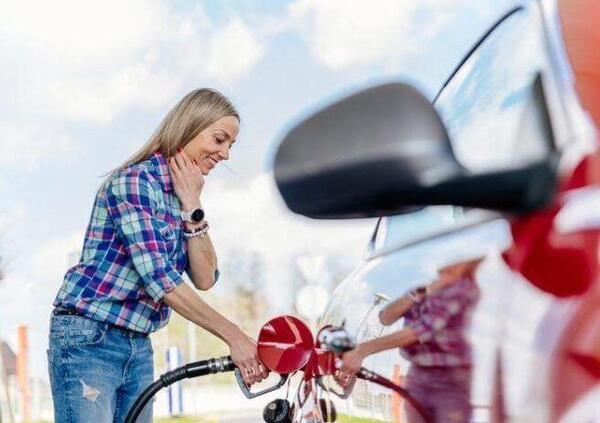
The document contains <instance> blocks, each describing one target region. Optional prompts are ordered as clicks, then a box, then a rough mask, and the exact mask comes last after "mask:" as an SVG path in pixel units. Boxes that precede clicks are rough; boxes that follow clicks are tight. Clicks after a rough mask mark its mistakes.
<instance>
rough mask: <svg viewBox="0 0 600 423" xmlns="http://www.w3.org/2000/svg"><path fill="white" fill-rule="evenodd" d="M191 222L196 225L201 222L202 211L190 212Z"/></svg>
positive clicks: (202, 217)
mask: <svg viewBox="0 0 600 423" xmlns="http://www.w3.org/2000/svg"><path fill="white" fill-rule="evenodd" d="M191 217H192V220H193V221H194V223H198V222H201V221H202V219H204V210H202V209H196V210H194V211H193V212H192V216H191Z"/></svg>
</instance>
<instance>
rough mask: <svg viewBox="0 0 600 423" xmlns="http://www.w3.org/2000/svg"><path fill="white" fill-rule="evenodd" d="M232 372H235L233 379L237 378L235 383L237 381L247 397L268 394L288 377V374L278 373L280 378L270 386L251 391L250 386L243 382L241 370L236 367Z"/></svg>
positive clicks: (280, 385)
mask: <svg viewBox="0 0 600 423" xmlns="http://www.w3.org/2000/svg"><path fill="white" fill-rule="evenodd" d="M233 373H234V374H235V379H236V380H237V383H238V385H239V387H240V389H241V390H242V393H243V394H244V396H245V397H246V398H248V399H252V398H256V397H260V396H261V395H264V394H268V393H269V392H273V391H275V390H277V389H279V388H281V387H282V386H283V385H284V384H285V382H286V381H287V379H288V375H279V378H280V379H279V382H278V383H277V384H276V385H274V386H271V387H269V388H266V389H263V390H262V391H258V392H252V391H250V388H248V386H247V385H246V382H244V378H243V377H242V372H240V369H238V368H237V367H236V369H235V370H234V372H233Z"/></svg>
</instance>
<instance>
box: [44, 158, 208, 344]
mask: <svg viewBox="0 0 600 423" xmlns="http://www.w3.org/2000/svg"><path fill="white" fill-rule="evenodd" d="M182 225H183V223H182V220H181V207H180V203H179V200H178V198H177V196H176V195H175V192H174V190H173V185H172V182H171V175H170V173H169V168H168V165H167V162H166V160H165V158H164V157H163V156H162V154H160V153H159V152H156V153H154V154H153V155H152V156H151V157H150V159H148V160H145V161H143V162H140V163H136V164H134V165H131V166H129V167H127V168H126V169H124V170H122V171H119V172H117V173H116V174H114V175H112V176H110V177H109V179H108V180H107V182H106V183H105V184H103V186H102V187H101V188H100V189H99V190H98V193H97V195H96V199H95V201H94V206H93V210H92V214H91V218H90V223H89V226H88V228H87V231H86V235H85V241H84V244H83V251H82V254H81V258H80V260H79V263H77V264H76V265H75V266H73V267H72V268H70V269H69V270H68V271H67V273H66V275H65V277H64V281H63V284H62V286H61V288H60V290H59V292H58V295H57V296H56V299H55V300H54V305H55V306H60V307H64V308H70V309H75V310H77V311H78V312H79V313H81V314H82V315H84V316H87V317H89V318H91V319H94V320H98V321H101V322H106V323H110V324H112V325H115V326H120V327H124V328H126V329H130V330H134V331H137V332H143V333H150V332H153V331H156V330H158V329H160V328H161V327H163V326H164V325H166V324H167V322H168V320H169V315H170V312H171V310H170V308H169V307H168V306H167V305H166V304H165V303H164V302H163V301H161V299H162V298H163V297H164V295H165V294H166V293H168V292H170V291H172V290H173V289H175V288H176V287H177V286H178V285H180V284H181V283H182V282H183V278H182V274H183V272H184V271H186V272H187V273H188V275H190V273H189V268H188V260H187V243H186V241H185V238H184V237H183V234H182ZM217 276H218V273H217Z"/></svg>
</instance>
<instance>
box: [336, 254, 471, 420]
mask: <svg viewBox="0 0 600 423" xmlns="http://www.w3.org/2000/svg"><path fill="white" fill-rule="evenodd" d="M480 261H481V260H480V259H478V260H472V261H465V262H461V263H456V264H452V265H450V266H446V267H444V268H442V269H440V270H439V277H438V278H437V279H436V280H435V281H434V282H432V283H431V284H430V285H428V286H427V287H426V288H420V289H416V290H413V291H411V292H409V293H408V294H407V295H406V296H403V297H400V298H398V299H397V300H395V301H393V302H392V303H390V304H388V305H387V306H386V307H385V308H384V309H383V310H382V311H381V313H380V316H379V318H380V320H381V323H382V324H384V325H386V326H387V325H391V324H392V323H394V322H395V321H396V320H398V319H399V318H401V317H404V319H405V320H404V328H403V329H401V330H399V331H397V332H394V333H392V334H390V335H387V336H383V337H381V338H378V339H374V340H371V341H367V342H364V343H360V344H358V346H357V347H356V349H354V350H353V351H350V352H348V353H346V354H344V356H343V359H342V361H343V364H342V366H341V368H340V371H339V373H338V375H337V378H338V380H339V381H340V383H341V384H342V385H345V384H347V383H348V381H349V380H350V378H351V377H352V375H353V374H355V373H356V372H357V371H358V370H359V369H360V368H361V366H362V361H363V360H364V358H365V357H367V356H369V355H371V354H374V353H377V352H380V351H384V350H388V349H392V348H398V347H400V351H401V353H402V355H403V356H404V357H405V358H406V359H407V360H408V361H410V363H411V366H410V369H409V372H408V375H407V378H406V386H405V387H406V388H407V390H408V391H409V393H410V394H411V396H412V397H413V398H414V399H416V400H417V401H418V402H419V403H420V404H422V405H423V407H424V408H425V409H426V410H427V411H428V412H429V413H430V415H431V416H433V417H434V420H435V421H440V422H442V421H443V422H468V421H469V419H470V416H471V404H470V387H471V349H470V346H469V343H468V341H467V340H466V338H465V331H466V329H467V327H468V325H469V322H470V316H471V313H472V311H473V308H474V306H475V304H476V302H477V299H478V298H479V290H478V288H477V285H476V283H475V281H474V277H473V274H474V271H475V269H476V268H477V265H478V264H479V263H480ZM407 415H408V417H409V419H411V421H421V419H420V418H419V417H418V416H416V415H413V412H412V410H407Z"/></svg>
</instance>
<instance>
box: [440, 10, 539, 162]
mask: <svg viewBox="0 0 600 423" xmlns="http://www.w3.org/2000/svg"><path fill="white" fill-rule="evenodd" d="M542 31H543V26H542V23H541V20H540V16H539V15H538V11H537V9H535V8H531V9H528V10H526V11H521V12H518V13H516V14H514V15H513V16H511V17H510V18H508V20H506V21H505V22H504V23H503V24H502V25H501V26H499V27H498V28H497V29H496V30H495V31H494V32H493V33H492V34H491V35H490V36H489V38H488V39H487V40H486V41H485V42H484V43H483V44H482V45H481V46H480V47H479V48H478V49H477V51H476V52H475V53H474V54H473V55H472V56H471V57H470V58H469V59H468V60H467V61H466V62H465V64H464V65H463V66H462V67H461V69H460V70H459V72H458V73H457V74H456V75H455V76H454V78H453V79H452V81H451V82H450V83H449V85H448V86H447V87H446V88H445V89H444V91H443V92H442V93H441V95H440V96H439V98H438V101H437V102H436V106H437V109H438V111H439V112H440V114H441V116H442V120H443V121H444V124H445V125H446V128H447V129H448V133H449V135H450V139H451V140H452V147H453V150H454V153H455V154H456V157H457V159H458V160H459V161H460V162H461V164H463V165H464V166H465V167H466V168H468V169H469V170H472V171H488V170H496V169H506V168H510V167H514V166H519V165H523V164H525V163H530V162H532V161H536V160H539V159H543V158H544V157H546V155H547V153H548V151H549V144H548V140H547V139H545V138H546V137H542V136H540V135H541V134H539V133H536V131H535V129H533V130H532V128H529V126H531V125H532V124H533V121H535V119H532V114H533V113H535V110H533V109H532V108H537V107H539V106H538V104H537V103H536V102H535V99H534V97H533V93H534V92H533V85H532V84H533V81H534V80H535V78H536V76H537V75H538V74H539V73H540V72H542V71H544V70H545V69H547V68H549V58H548V55H547V48H546V44H545V40H544V34H543V32H542ZM544 76H545V77H547V78H549V77H550V75H548V74H544ZM537 132H539V131H537Z"/></svg>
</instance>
